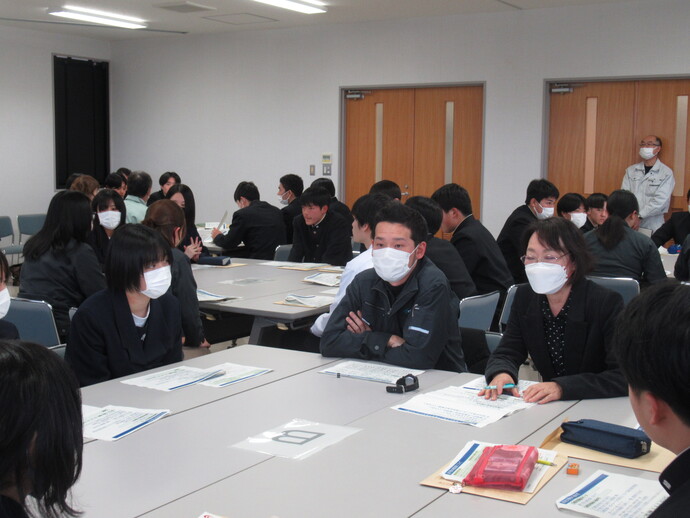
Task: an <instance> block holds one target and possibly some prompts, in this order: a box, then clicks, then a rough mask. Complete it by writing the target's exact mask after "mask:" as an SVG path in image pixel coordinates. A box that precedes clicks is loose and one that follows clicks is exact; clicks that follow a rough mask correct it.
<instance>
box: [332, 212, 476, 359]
mask: <svg viewBox="0 0 690 518" xmlns="http://www.w3.org/2000/svg"><path fill="white" fill-rule="evenodd" d="M376 220H377V223H376V226H375V231H374V236H375V237H374V245H373V247H374V248H373V251H372V261H373V265H374V268H373V269H371V270H366V271H363V272H362V273H360V274H359V275H357V277H355V279H354V280H353V281H352V283H351V284H350V286H349V288H348V290H347V293H346V295H345V298H343V300H342V301H341V302H340V304H338V306H337V307H336V308H335V311H334V312H333V314H332V315H331V318H330V320H329V321H328V325H327V326H326V330H325V331H324V333H323V336H322V337H321V344H320V347H321V354H323V355H324V356H329V357H345V358H358V359H363V360H377V361H383V362H386V363H391V364H394V365H400V366H402V367H408V368H411V369H433V368H436V369H443V370H450V371H456V372H465V371H466V370H467V366H466V365H465V359H464V356H463V352H462V347H461V346H460V333H459V329H458V313H459V308H458V298H457V297H456V296H455V294H454V293H453V292H452V291H451V289H450V286H449V284H448V280H447V279H446V277H445V275H443V272H441V270H439V269H438V268H436V266H434V264H433V263H432V262H431V261H429V260H428V259H427V258H426V257H424V255H425V252H426V236H427V228H426V223H425V221H424V218H422V216H421V214H419V212H417V211H415V210H413V209H411V208H409V207H405V206H404V205H401V204H400V203H389V204H388V205H386V206H385V207H384V208H383V209H381V211H380V212H379V214H378V216H377V218H376Z"/></svg>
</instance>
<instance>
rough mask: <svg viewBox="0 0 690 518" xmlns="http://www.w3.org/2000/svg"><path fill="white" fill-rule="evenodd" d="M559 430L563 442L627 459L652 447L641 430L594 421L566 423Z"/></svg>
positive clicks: (643, 453)
mask: <svg viewBox="0 0 690 518" xmlns="http://www.w3.org/2000/svg"><path fill="white" fill-rule="evenodd" d="M561 428H562V429H563V433H562V434H561V441H563V442H567V443H570V444H576V445H578V446H584V447H585V448H590V449H592V450H597V451H601V452H604V453H610V454H611V455H618V456H619V457H626V458H628V459H634V458H636V457H640V456H641V455H645V454H647V453H649V450H650V448H651V446H652V441H651V439H650V438H649V437H648V436H647V434H646V433H644V432H643V431H642V430H635V429H634V428H628V427H627V426H620V425H617V424H611V423H605V422H603V421H597V420H595V419H580V420H579V421H566V422H564V423H563V424H562V425H561Z"/></svg>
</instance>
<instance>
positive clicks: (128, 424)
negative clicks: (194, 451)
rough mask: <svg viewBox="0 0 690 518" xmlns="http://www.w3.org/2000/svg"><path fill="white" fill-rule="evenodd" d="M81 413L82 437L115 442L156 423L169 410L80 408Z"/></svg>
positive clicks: (109, 406)
mask: <svg viewBox="0 0 690 518" xmlns="http://www.w3.org/2000/svg"><path fill="white" fill-rule="evenodd" d="M85 406H86V405H85ZM94 409H95V410H94ZM82 412H83V415H84V437H88V438H90V439H100V440H102V441H117V440H118V439H121V438H122V437H124V436H126V435H129V434H130V433H133V432H136V431H137V430H139V429H141V428H143V427H144V426H147V425H149V424H151V423H153V422H155V421H158V420H159V419H161V418H162V417H164V416H166V415H168V414H169V413H170V410H161V409H156V410H152V409H147V408H132V407H125V406H114V405H108V406H106V407H103V408H96V407H89V406H87V407H86V409H84V408H83V407H82Z"/></svg>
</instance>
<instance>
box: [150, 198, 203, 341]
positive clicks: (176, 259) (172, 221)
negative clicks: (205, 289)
mask: <svg viewBox="0 0 690 518" xmlns="http://www.w3.org/2000/svg"><path fill="white" fill-rule="evenodd" d="M141 223H142V225H146V226H147V227H151V228H152V229H154V230H156V231H158V232H160V234H161V235H162V236H163V237H164V238H165V240H166V241H167V242H168V243H169V244H170V246H171V247H172V257H173V261H172V265H171V266H172V284H171V288H172V294H173V295H175V297H177V300H179V301H180V308H181V310H182V331H183V332H184V345H185V347H199V346H201V347H210V346H211V344H209V343H208V342H207V341H206V340H205V339H204V328H203V326H202V324H201V317H200V314H199V299H198V298H197V295H196V281H195V280H194V275H193V274H192V267H191V265H190V263H189V258H188V257H187V256H186V255H185V254H184V252H182V251H180V250H178V249H177V248H176V247H177V245H178V244H179V243H180V241H181V240H182V236H184V235H185V226H186V224H185V218H184V212H183V211H182V209H181V208H180V207H179V206H178V205H177V204H176V203H175V202H173V201H171V200H158V201H156V202H154V203H153V204H152V205H151V206H149V208H148V210H147V211H146V218H145V219H144V221H142V222H141Z"/></svg>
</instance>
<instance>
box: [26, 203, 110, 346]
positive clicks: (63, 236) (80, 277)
mask: <svg viewBox="0 0 690 518" xmlns="http://www.w3.org/2000/svg"><path fill="white" fill-rule="evenodd" d="M91 222H92V213H91V206H90V204H89V199H88V198H87V197H86V195H85V194H82V193H80V192H77V191H61V192H59V193H57V194H56V195H55V196H53V199H52V200H51V201H50V205H49V206H48V212H47V213H46V219H45V223H44V224H43V227H42V228H41V230H39V231H38V232H37V233H36V235H34V236H32V237H31V238H30V239H29V240H28V241H27V242H26V244H25V245H24V263H23V264H22V271H21V275H20V286H19V296H20V297H23V298H27V299H34V300H45V301H46V302H48V303H49V304H50V305H51V306H52V307H53V315H55V323H56V324H57V328H58V334H59V335H60V338H61V339H63V340H64V338H66V336H67V333H68V331H69V316H68V312H69V308H71V307H78V306H79V305H80V304H81V303H82V302H83V301H84V300H86V298H87V297H89V296H90V295H92V294H94V293H96V292H97V291H98V290H102V289H103V288H105V278H104V277H103V273H102V271H101V266H100V265H99V264H98V259H97V257H96V254H95V252H94V251H93V248H91V247H90V246H89V245H88V244H87V242H86V241H87V239H88V236H89V232H90V231H91Z"/></svg>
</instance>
